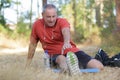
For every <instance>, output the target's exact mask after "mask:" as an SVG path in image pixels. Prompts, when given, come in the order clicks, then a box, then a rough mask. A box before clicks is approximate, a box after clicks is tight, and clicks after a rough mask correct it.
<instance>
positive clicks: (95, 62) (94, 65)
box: [87, 59, 104, 70]
mask: <svg viewBox="0 0 120 80" xmlns="http://www.w3.org/2000/svg"><path fill="white" fill-rule="evenodd" d="M87 67H88V68H98V69H100V70H102V69H103V68H104V66H103V64H102V63H101V62H100V61H98V60H96V59H91V60H90V61H89V62H88V64H87Z"/></svg>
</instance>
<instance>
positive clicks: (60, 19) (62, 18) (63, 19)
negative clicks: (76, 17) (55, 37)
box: [57, 18, 66, 21]
mask: <svg viewBox="0 0 120 80" xmlns="http://www.w3.org/2000/svg"><path fill="white" fill-rule="evenodd" d="M57 20H59V21H61V20H66V19H65V18H57Z"/></svg>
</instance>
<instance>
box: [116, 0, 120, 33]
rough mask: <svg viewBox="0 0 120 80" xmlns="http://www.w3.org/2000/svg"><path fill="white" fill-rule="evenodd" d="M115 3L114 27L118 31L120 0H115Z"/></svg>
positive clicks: (119, 25) (119, 29) (119, 26)
mask: <svg viewBox="0 0 120 80" xmlns="http://www.w3.org/2000/svg"><path fill="white" fill-rule="evenodd" d="M115 3H116V29H117V31H119V32H120V0H115Z"/></svg>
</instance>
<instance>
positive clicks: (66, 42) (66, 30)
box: [62, 27, 72, 50]
mask: <svg viewBox="0 0 120 80" xmlns="http://www.w3.org/2000/svg"><path fill="white" fill-rule="evenodd" d="M62 34H63V38H64V45H63V50H65V49H66V48H71V47H72V46H71V44H70V29H69V27H66V28H63V29H62Z"/></svg>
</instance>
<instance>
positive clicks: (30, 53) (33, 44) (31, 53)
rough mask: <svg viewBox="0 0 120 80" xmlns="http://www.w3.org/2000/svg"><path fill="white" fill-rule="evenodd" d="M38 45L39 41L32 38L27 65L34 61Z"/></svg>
mask: <svg viewBox="0 0 120 80" xmlns="http://www.w3.org/2000/svg"><path fill="white" fill-rule="evenodd" d="M36 47H37V42H34V40H33V39H31V41H30V44H29V49H28V56H27V63H26V67H28V66H29V65H30V63H31V61H32V58H33V56H34V53H35V50H36Z"/></svg>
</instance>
